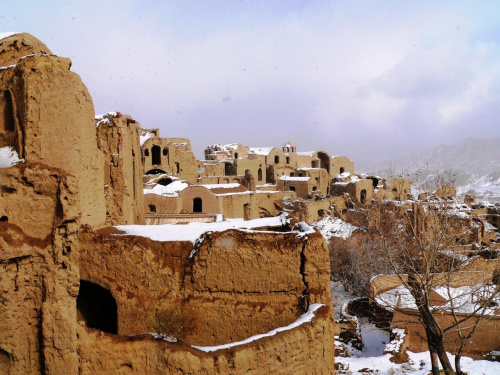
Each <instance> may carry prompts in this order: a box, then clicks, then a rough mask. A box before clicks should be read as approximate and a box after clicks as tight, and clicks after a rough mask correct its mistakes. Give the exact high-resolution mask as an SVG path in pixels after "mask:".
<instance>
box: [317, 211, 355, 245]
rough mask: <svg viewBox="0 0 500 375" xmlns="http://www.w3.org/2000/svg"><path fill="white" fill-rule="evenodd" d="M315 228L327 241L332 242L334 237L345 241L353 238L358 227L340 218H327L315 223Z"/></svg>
mask: <svg viewBox="0 0 500 375" xmlns="http://www.w3.org/2000/svg"><path fill="white" fill-rule="evenodd" d="M312 225H313V227H314V228H316V229H317V230H319V232H320V233H321V234H322V235H323V237H324V238H325V240H326V241H328V242H329V241H330V239H331V238H332V237H340V238H343V239H344V240H345V239H347V238H349V237H351V235H352V234H353V233H354V231H355V230H356V229H359V228H358V227H356V226H354V225H352V224H349V223H346V222H345V221H344V220H342V219H340V218H338V217H331V216H326V217H324V218H323V219H321V220H318V221H315V222H314V223H313V224H312Z"/></svg>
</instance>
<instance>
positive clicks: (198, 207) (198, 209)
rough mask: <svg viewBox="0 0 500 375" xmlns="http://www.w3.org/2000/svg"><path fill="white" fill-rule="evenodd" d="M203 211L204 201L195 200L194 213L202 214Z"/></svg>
mask: <svg viewBox="0 0 500 375" xmlns="http://www.w3.org/2000/svg"><path fill="white" fill-rule="evenodd" d="M202 211H203V201H202V200H201V198H194V199H193V212H202Z"/></svg>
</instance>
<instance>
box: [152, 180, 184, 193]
mask: <svg viewBox="0 0 500 375" xmlns="http://www.w3.org/2000/svg"><path fill="white" fill-rule="evenodd" d="M188 186H189V185H188V184H187V182H185V181H179V180H176V181H173V182H171V183H170V184H168V185H167V186H163V185H160V184H157V185H156V186H155V187H154V188H152V189H144V194H156V195H161V196H164V197H178V196H179V192H181V191H182V190H184V189H185V188H187V187H188Z"/></svg>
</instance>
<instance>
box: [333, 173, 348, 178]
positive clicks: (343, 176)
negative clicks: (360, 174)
mask: <svg viewBox="0 0 500 375" xmlns="http://www.w3.org/2000/svg"><path fill="white" fill-rule="evenodd" d="M350 176H351V172H343V173H340V174H338V175H335V177H334V178H336V179H345V178H347V177H350Z"/></svg>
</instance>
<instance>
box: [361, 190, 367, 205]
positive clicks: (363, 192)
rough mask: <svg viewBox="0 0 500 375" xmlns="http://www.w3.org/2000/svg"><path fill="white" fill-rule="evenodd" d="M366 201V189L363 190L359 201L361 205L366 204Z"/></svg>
mask: <svg viewBox="0 0 500 375" xmlns="http://www.w3.org/2000/svg"><path fill="white" fill-rule="evenodd" d="M365 200H366V190H365V189H363V190H361V194H360V199H359V201H360V202H361V203H365Z"/></svg>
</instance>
